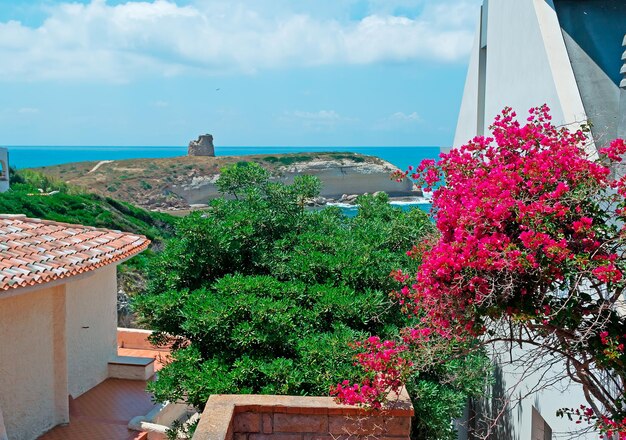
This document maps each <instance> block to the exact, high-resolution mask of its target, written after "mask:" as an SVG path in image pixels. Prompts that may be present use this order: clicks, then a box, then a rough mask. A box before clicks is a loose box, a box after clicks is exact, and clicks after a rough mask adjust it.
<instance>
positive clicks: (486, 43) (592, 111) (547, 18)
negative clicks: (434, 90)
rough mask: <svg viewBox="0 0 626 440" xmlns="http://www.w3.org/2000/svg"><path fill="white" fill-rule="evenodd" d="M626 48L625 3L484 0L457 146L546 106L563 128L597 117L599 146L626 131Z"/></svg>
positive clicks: (595, 132) (595, 134)
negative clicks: (507, 113)
mask: <svg viewBox="0 0 626 440" xmlns="http://www.w3.org/2000/svg"><path fill="white" fill-rule="evenodd" d="M623 45H626V2H624V1H623V0H484V3H483V6H482V8H481V16H480V17H479V20H478V30H477V32H476V37H475V40H474V47H473V49H472V54H471V59H470V64H469V70H468V74H467V78H466V82H465V89H464V92H463V101H462V103H461V110H460V114H459V119H458V122H457V129H456V133H455V137H454V146H455V147H458V146H460V145H462V144H463V143H465V142H467V141H468V140H469V139H471V138H472V137H474V136H475V135H477V134H478V135H482V134H488V132H489V131H488V126H489V125H490V124H491V122H492V121H493V119H494V117H495V116H496V115H497V114H498V113H500V111H501V110H502V109H503V108H504V107H505V106H509V107H512V108H513V109H514V110H515V111H517V113H518V115H520V116H524V115H525V114H526V112H527V110H528V109H529V108H531V107H536V106H538V105H541V104H543V103H547V104H548V106H549V107H550V108H551V109H552V116H553V118H554V119H553V121H554V122H555V123H556V124H557V125H561V124H573V123H577V122H585V121H587V120H589V121H591V122H592V124H593V128H592V133H593V137H594V140H595V143H596V144H597V145H601V144H604V143H605V142H606V141H607V140H612V139H614V138H616V137H619V136H626V79H624V75H626V47H623Z"/></svg>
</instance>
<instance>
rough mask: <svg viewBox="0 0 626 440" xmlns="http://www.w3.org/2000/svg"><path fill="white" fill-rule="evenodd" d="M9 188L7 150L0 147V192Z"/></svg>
mask: <svg viewBox="0 0 626 440" xmlns="http://www.w3.org/2000/svg"><path fill="white" fill-rule="evenodd" d="M8 189H9V150H7V149H6V148H0V193H2V192H5V191H7V190H8Z"/></svg>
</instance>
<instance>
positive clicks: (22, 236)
mask: <svg viewBox="0 0 626 440" xmlns="http://www.w3.org/2000/svg"><path fill="white" fill-rule="evenodd" d="M149 244H150V240H148V239H147V238H146V237H144V236H142V235H136V234H130V233H125V232H120V231H112V230H109V229H99V228H92V227H89V226H82V225H72V224H68V223H59V222H53V221H48V220H40V219H32V218H27V217H25V216H16V215H0V291H6V290H10V289H15V288H18V287H25V286H32V285H36V284H42V283H46V282H49V281H54V280H57V279H62V278H67V277H70V276H73V275H78V274H81V273H83V272H87V271H90V270H94V269H97V268H99V267H102V266H105V265H107V264H111V263H115V262H118V261H121V260H124V259H126V258H128V257H131V256H133V255H135V254H137V253H139V252H141V251H143V250H144V249H145V248H147V247H148V245H149Z"/></svg>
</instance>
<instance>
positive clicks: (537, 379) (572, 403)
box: [496, 344, 599, 440]
mask: <svg viewBox="0 0 626 440" xmlns="http://www.w3.org/2000/svg"><path fill="white" fill-rule="evenodd" d="M497 351H498V352H499V353H500V355H499V356H498V357H496V362H497V363H498V365H500V367H501V368H502V370H501V371H502V376H501V379H502V380H503V383H502V387H503V389H504V390H505V392H506V394H507V395H510V396H511V405H510V406H511V412H510V414H509V415H508V416H509V417H508V418H509V420H510V421H511V422H512V423H511V425H510V426H509V428H512V429H511V430H510V431H509V432H510V434H511V435H510V437H506V438H502V439H501V440H509V439H510V440H526V439H531V440H535V437H532V434H533V430H532V413H533V407H535V409H536V410H537V412H538V413H539V414H540V415H541V417H543V419H544V420H545V422H546V423H547V424H548V425H549V426H550V428H551V429H552V438H555V439H572V438H576V439H580V440H587V439H589V440H592V439H593V440H595V439H597V438H598V435H599V434H598V433H585V432H581V429H586V428H588V425H586V424H583V425H577V424H576V423H574V422H572V421H570V420H569V419H568V418H567V417H557V415H556V412H557V410H559V409H561V408H578V407H579V406H580V405H581V404H585V403H586V400H585V396H584V394H583V391H582V388H581V387H580V386H579V385H578V384H576V383H573V382H572V381H571V380H570V379H569V378H568V377H567V375H566V373H565V364H564V363H563V362H556V363H552V362H553V359H552V358H551V357H549V356H545V357H543V358H536V357H535V356H532V355H531V356H529V355H528V352H527V351H526V348H524V347H522V348H520V347H519V346H518V345H517V344H513V345H512V347H510V348H509V347H508V346H505V345H504V344H501V345H500V346H499V347H498V350H497ZM509 357H512V358H513V359H514V360H515V361H514V363H513V364H511V363H510V362H509V359H510V358H509ZM548 384H549V385H548ZM507 431H508V430H507V429H504V430H503V431H501V433H504V432H507ZM499 440H500V439H499ZM539 440H543V437H541V438H540V439H539Z"/></svg>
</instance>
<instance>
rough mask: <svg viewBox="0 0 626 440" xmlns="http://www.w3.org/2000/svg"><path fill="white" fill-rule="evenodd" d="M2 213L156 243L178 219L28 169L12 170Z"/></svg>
mask: <svg viewBox="0 0 626 440" xmlns="http://www.w3.org/2000/svg"><path fill="white" fill-rule="evenodd" d="M0 213H2V214H25V215H26V216H27V217H33V218H41V219H45V220H54V221H58V222H65V223H76V224H81V225H86V226H94V227H98V228H108V229H116V230H120V231H126V232H133V233H136V234H142V235H145V236H146V237H148V238H149V239H150V240H152V241H153V242H159V241H161V240H163V239H165V238H167V237H169V236H170V235H171V234H172V233H173V230H174V222H175V218H174V217H172V216H170V215H168V214H164V213H158V212H150V211H146V210H144V209H141V208H138V207H136V206H133V205H131V204H130V203H126V202H122V201H119V200H115V199H113V198H111V197H104V196H101V195H98V194H93V193H88V192H85V191H83V190H81V189H80V188H76V187H73V186H71V185H68V184H66V183H64V182H61V181H57V180H55V179H53V178H50V177H48V176H44V175H42V174H41V173H37V172H33V171H28V170H22V171H17V172H15V171H13V172H12V176H11V190H9V191H8V192H5V193H1V194H0Z"/></svg>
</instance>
